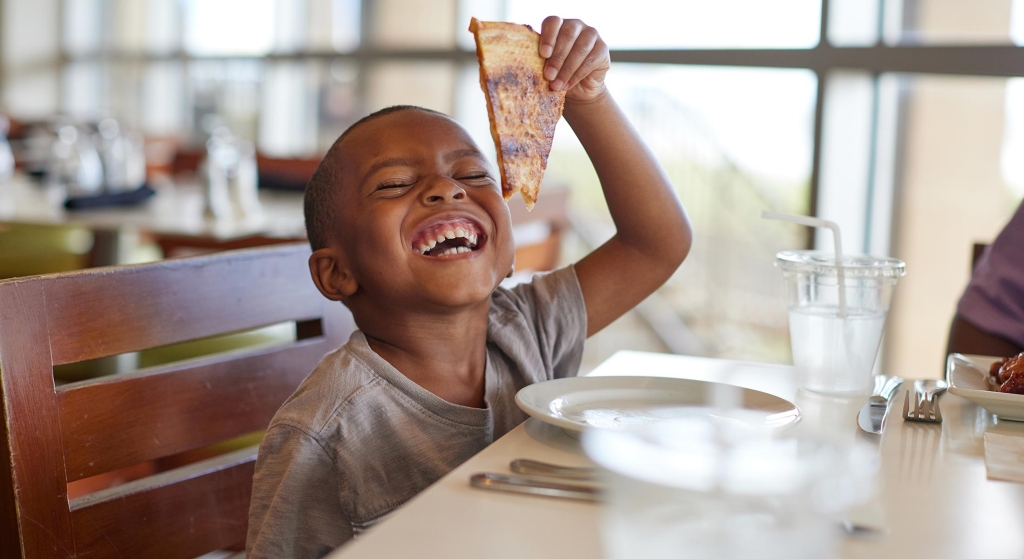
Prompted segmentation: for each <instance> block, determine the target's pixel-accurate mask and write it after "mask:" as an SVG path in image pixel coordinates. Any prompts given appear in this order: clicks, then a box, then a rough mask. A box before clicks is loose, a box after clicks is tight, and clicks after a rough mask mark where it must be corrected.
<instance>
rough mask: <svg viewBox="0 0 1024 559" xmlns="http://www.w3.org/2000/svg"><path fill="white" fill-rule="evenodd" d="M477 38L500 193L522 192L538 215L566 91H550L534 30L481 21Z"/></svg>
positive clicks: (475, 30)
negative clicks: (543, 183)
mask: <svg viewBox="0 0 1024 559" xmlns="http://www.w3.org/2000/svg"><path fill="white" fill-rule="evenodd" d="M469 30H470V31H472V32H473V34H474V35H475V37H476V57H477V60H478V61H479V62H480V87H481V88H482V89H483V90H484V95H485V96H486V97H487V116H488V118H489V119H490V122H491V136H492V137H493V138H494V147H495V151H497V154H498V169H499V170H500V172H501V192H502V194H503V195H504V196H505V199H506V200H508V199H509V198H510V197H511V196H512V194H513V193H514V192H519V193H520V194H521V195H522V197H523V199H524V200H525V201H526V207H527V208H528V209H533V205H534V204H535V203H536V202H537V193H538V192H539V191H540V182H541V179H542V178H544V169H545V168H546V167H547V164H548V154H549V153H550V152H551V141H552V139H553V138H554V136H555V125H557V124H558V119H559V118H561V116H562V107H563V106H564V105H565V92H564V91H551V87H550V86H549V85H548V80H546V79H544V59H543V58H541V57H540V54H539V50H540V34H539V33H537V32H536V31H534V30H533V28H531V27H530V26H529V25H518V24H515V23H503V22H491V21H478V20H477V19H476V18H473V19H472V21H470V23H469Z"/></svg>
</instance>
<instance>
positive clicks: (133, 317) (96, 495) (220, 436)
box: [0, 245, 354, 557]
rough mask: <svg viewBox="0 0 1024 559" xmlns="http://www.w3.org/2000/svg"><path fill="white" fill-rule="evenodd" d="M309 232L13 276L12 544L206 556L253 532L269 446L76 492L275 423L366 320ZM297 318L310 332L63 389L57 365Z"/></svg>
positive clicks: (4, 392) (70, 551) (5, 287)
mask: <svg viewBox="0 0 1024 559" xmlns="http://www.w3.org/2000/svg"><path fill="white" fill-rule="evenodd" d="M308 255H309V249H308V247H307V246H305V245H283V246H276V247H267V248H258V249H251V250H243V251H236V252H224V253H217V254H213V255H207V256H200V257H195V258H184V259H178V260H169V261H164V262H158V263H153V264H143V265H138V266H126V267H117V268H99V269H93V270H85V271H80V272H71V273H66V274H57V275H49V276H36V277H30V278H24V279H14V280H8V281H4V282H0V399H2V404H3V406H2V407H0V414H2V418H0V419H2V421H0V436H2V438H3V439H4V444H3V445H2V446H0V550H3V555H4V556H7V555H11V556H25V557H196V556H198V555H201V554H203V553H206V552H208V551H212V550H217V549H226V548H233V547H234V548H237V547H238V546H240V545H243V544H244V542H245V536H246V528H247V524H248V522H247V520H248V508H249V498H250V495H251V487H252V474H253V467H254V462H255V458H256V450H257V447H256V446H250V447H247V448H243V449H241V450H236V451H233V452H229V453H227V454H221V455H219V456H215V457H212V458H206V459H203V460H201V461H198V462H194V463H190V464H186V465H183V466H180V467H176V468H174V469H170V470H167V471H162V472H159V473H156V474H154V475H151V476H148V477H144V478H142V479H138V480H135V481H131V482H129V483H126V484H123V485H120V486H117V487H113V488H109V489H103V490H100V491H97V492H93V493H90V494H87V495H84V496H80V497H75V498H72V499H68V484H69V482H75V481H77V480H87V479H90V478H93V477H95V476H97V475H102V474H104V473H105V472H111V471H117V470H121V469H124V468H131V467H134V466H136V465H139V464H144V463H147V462H152V461H154V460H158V459H161V458H163V457H168V456H177V455H181V454H182V453H186V452H188V451H192V450H195V449H201V448H209V447H210V446H211V445H216V444H217V443H219V442H221V441H224V440H228V439H234V438H237V437H240V436H244V435H247V434H251V433H253V432H257V431H259V430H262V429H265V428H266V426H267V424H268V423H269V421H270V419H271V417H272V416H273V414H274V412H275V411H276V410H277V408H278V407H279V406H280V405H281V403H282V402H283V401H284V400H285V399H286V398H287V397H288V396H289V395H290V394H291V393H292V392H293V391H294V389H295V388H296V387H297V386H298V384H299V383H300V382H301V381H302V379H303V378H305V376H306V375H307V374H308V373H309V372H310V371H311V370H312V369H313V367H314V366H315V365H316V363H317V362H318V361H319V360H320V358H321V357H322V356H323V355H324V354H325V353H327V352H328V351H330V350H332V349H334V348H336V347H337V346H339V345H340V344H341V343H343V342H344V341H345V340H346V339H347V337H348V335H349V333H350V332H351V331H352V330H353V328H354V325H353V323H352V320H351V315H349V314H348V312H347V311H346V310H345V309H344V307H342V305H340V304H338V303H333V302H330V301H327V300H326V299H324V298H323V297H322V296H321V295H320V293H319V292H318V291H317V290H316V288H315V287H314V285H313V283H312V281H311V280H310V278H309V272H308V268H307V265H306V259H307V257H308ZM281 323H292V324H293V326H294V332H295V335H294V339H292V340H290V341H287V342H282V343H274V344H271V345H263V346H256V347H248V348H243V349H238V350H234V351H229V352H226V353H217V354H214V355H208V356H204V357H200V358H195V359H189V360H185V361H178V362H174V363H169V364H165V365H161V366H158V367H151V368H144V369H140V370H138V371H136V372H133V373H128V374H121V375H114V376H107V377H102V378H97V379H90V380H86V381H82V382H75V383H70V384H64V385H61V386H56V385H55V383H54V378H53V367H54V366H56V365H61V364H66V363H74V362H80V361H87V360H91V359H97V358H101V357H106V356H112V355H118V354H123V353H129V352H135V351H140V350H143V349H147V348H154V347H161V346H166V345H169V344H176V343H180V342H184V341H188V340H196V339H201V338H207V337H209V336H214V335H219V334H225V333H232V332H239V331H245V330H250V329H254V328H259V327H264V326H268V325H273V324H281Z"/></svg>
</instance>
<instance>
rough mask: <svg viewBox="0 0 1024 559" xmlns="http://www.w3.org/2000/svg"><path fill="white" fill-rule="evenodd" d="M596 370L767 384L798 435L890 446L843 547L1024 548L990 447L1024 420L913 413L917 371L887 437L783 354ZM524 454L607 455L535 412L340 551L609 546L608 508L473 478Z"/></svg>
mask: <svg viewBox="0 0 1024 559" xmlns="http://www.w3.org/2000/svg"><path fill="white" fill-rule="evenodd" d="M589 375H590V376H653V377H672V378H682V379H694V380H702V381H711V382H717V383H724V384H730V385H735V386H740V387H743V388H749V389H753V390H759V391H762V392H766V393H769V394H772V395H775V396H778V397H781V398H784V399H786V400H788V401H790V402H792V403H794V404H795V405H796V406H797V407H798V408H799V410H800V413H801V420H800V421H799V423H798V424H797V425H796V427H795V428H794V431H796V432H803V433H807V434H809V435H810V434H813V435H814V436H817V437H825V438H827V439H829V440H831V441H834V442H836V443H837V444H838V443H851V444H858V445H864V446H865V447H866V448H867V449H868V450H869V452H877V454H878V460H877V464H878V472H877V475H876V480H877V483H876V488H875V491H874V492H873V496H872V497H870V498H869V499H868V500H867V502H866V503H864V504H862V505H860V506H858V507H856V508H855V509H853V510H850V511H849V512H848V517H849V518H847V520H848V521H849V522H852V523H857V524H863V525H865V526H870V527H871V529H870V530H864V531H854V532H853V533H850V534H845V535H844V536H842V537H841V540H840V542H839V546H838V550H837V556H838V557H843V558H864V559H867V558H872V559H875V558H879V557H899V558H903V557H907V558H910V557H928V558H945V557H949V558H954V557H955V558H966V557H979V558H1004V557H1005V558H1021V557H1024V484H1021V483H1015V482H1010V481H1000V480H994V479H989V478H988V476H987V472H986V464H985V453H984V443H983V437H984V435H985V434H986V433H999V434H1003V435H1009V436H1016V437H1024V423H1018V422H1012V421H1001V420H999V419H998V417H996V416H994V415H992V414H991V413H989V412H988V411H986V410H985V409H983V408H981V407H979V406H978V405H976V404H974V403H972V402H971V401H968V400H965V399H963V398H960V397H958V396H955V395H953V394H945V395H943V396H941V400H940V402H941V409H942V416H943V421H942V423H941V424H935V423H920V422H911V421H904V419H903V418H902V416H901V414H900V413H899V412H900V411H901V409H902V402H903V401H904V392H905V391H907V390H913V387H912V382H911V381H907V382H905V383H904V385H903V386H902V388H901V389H900V390H899V392H897V393H896V394H895V396H894V398H893V400H892V401H893V402H894V403H893V404H892V406H891V407H892V409H891V410H890V413H889V416H888V419H887V421H886V423H885V427H884V429H883V431H882V434H881V435H880V436H879V435H873V434H868V433H864V432H862V431H860V430H859V429H858V427H857V422H856V416H857V412H858V411H859V410H860V408H861V406H862V405H864V404H865V403H866V402H867V396H850V397H846V396H830V395H824V394H816V393H811V392H806V391H802V390H798V388H797V384H796V375H795V371H794V368H793V367H792V366H788V365H780V364H767V363H752V362H743V361H734V360H728V359H715V358H704V357H693V356H683V355H669V354H660V353H648V352H637V351H619V352H617V353H615V354H613V355H612V356H611V357H610V358H609V359H608V360H606V361H605V362H603V363H602V364H600V365H599V366H598V367H597V368H595V369H594V370H592V371H591V372H590V373H589ZM516 459H532V460H538V461H543V462H549V463H554V464H561V465H565V466H593V465H594V464H593V463H592V462H591V461H590V460H589V459H588V458H587V457H586V455H585V454H584V452H583V450H582V449H581V445H580V442H579V441H578V440H577V439H576V438H574V437H571V436H569V435H568V434H567V433H565V432H564V431H562V430H561V429H558V428H557V427H553V426H551V425H549V424H547V423H544V422H542V421H539V420H538V419H536V418H530V419H528V420H526V421H525V422H524V423H522V424H520V425H519V426H517V427H516V428H514V429H513V430H511V431H510V432H509V433H507V434H506V435H504V436H503V437H501V438H499V439H498V440H496V441H495V442H494V443H492V444H491V445H489V446H487V447H486V448H484V449H483V450H482V451H480V452H479V453H478V454H476V455H475V456H473V457H472V458H470V459H469V460H468V461H466V462H465V463H463V464H462V465H460V466H458V467H457V468H455V469H454V470H453V471H451V472H450V473H448V474H447V475H445V476H444V477H442V478H441V479H440V480H438V481H437V482H435V483H434V484H432V485H431V486H430V487H428V488H427V489H426V490H424V491H423V492H421V493H420V494H418V495H417V496H415V497H414V498H413V499H411V500H410V501H409V502H408V503H406V504H405V505H403V506H402V507H401V508H399V509H398V510H396V511H395V512H393V513H392V514H391V515H389V517H387V518H386V519H385V520H383V521H382V522H381V523H379V524H378V525H377V526H375V527H374V528H372V529H370V530H369V531H368V532H366V533H365V534H363V535H361V536H360V537H358V538H356V539H354V540H352V541H350V542H348V543H346V544H345V545H343V546H341V547H340V548H338V549H337V550H335V551H334V552H332V553H331V554H330V555H329V556H328V557H330V559H363V558H365V559H370V558H374V559H377V558H382V557H417V558H433V557H437V558H441V557H444V558H460V557H467V558H468V557H487V558H497V559H500V558H532V559H543V558H551V559H555V558H558V559H565V558H568V557H573V558H589V557H595V558H596V557H602V556H605V555H604V551H603V549H602V533H603V530H604V529H605V527H604V524H603V523H604V522H606V520H605V514H604V513H605V507H606V506H607V505H604V504H601V503H593V502H583V501H572V500H566V499H556V498H549V497H539V496H532V495H519V494H510V493H502V492H497V491H488V490H482V489H478V488H474V487H472V486H471V485H470V481H469V480H470V477H471V476H472V475H473V474H476V473H481V472H498V473H506V474H507V473H509V464H510V462H511V461H512V460H516ZM1021 468H1024V464H1022V465H1021ZM679 556H680V557H685V556H686V554H685V550H680V554H679Z"/></svg>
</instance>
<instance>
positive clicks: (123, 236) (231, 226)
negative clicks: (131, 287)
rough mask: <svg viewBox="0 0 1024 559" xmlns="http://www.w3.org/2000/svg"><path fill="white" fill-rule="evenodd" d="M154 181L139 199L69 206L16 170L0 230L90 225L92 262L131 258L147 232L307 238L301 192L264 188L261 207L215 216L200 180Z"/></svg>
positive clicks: (2, 199) (207, 239)
mask: <svg viewBox="0 0 1024 559" xmlns="http://www.w3.org/2000/svg"><path fill="white" fill-rule="evenodd" d="M151 186H152V188H153V190H155V191H156V193H155V194H154V195H153V196H152V197H151V198H149V199H147V200H144V201H143V202H142V203H139V204H134V205H129V206H110V207H104V208H92V209H79V210H70V209H66V208H65V207H64V204H63V201H64V193H63V191H61V190H60V189H56V188H53V187H49V186H47V185H46V184H44V183H40V182H39V181H37V180H34V179H33V178H31V177H30V176H28V175H27V174H25V173H22V172H18V173H15V174H14V176H13V177H11V178H10V179H8V180H5V181H3V182H0V231H2V230H3V226H4V225H5V224H15V225H16V224H25V225H45V226H73V227H81V228H84V229H87V230H89V231H90V232H92V233H93V235H94V248H93V251H92V252H93V255H94V258H93V259H92V264H93V265H94V266H110V265H117V264H125V263H128V262H130V261H131V254H132V251H133V249H135V248H136V247H137V245H138V244H139V243H140V242H141V239H143V238H145V237H147V236H148V237H157V238H160V237H167V238H174V239H179V240H186V239H190V240H192V241H193V242H196V243H204V244H218V243H220V244H223V243H231V242H232V241H238V240H242V239H246V238H260V239H266V240H267V241H269V242H272V241H274V240H281V241H292V240H304V239H305V238H306V230H305V221H304V218H303V213H302V197H303V194H302V192H288V191H274V190H266V189H261V190H260V191H259V193H258V196H259V200H260V205H261V211H260V212H259V213H255V214H253V215H248V216H241V217H238V218H234V217H232V218H221V219H214V218H212V217H210V216H208V215H206V212H205V211H204V210H205V206H204V194H203V187H202V185H201V184H200V183H199V182H198V181H197V180H193V179H184V180H183V179H172V178H170V177H162V178H160V179H158V180H153V181H152V184H151Z"/></svg>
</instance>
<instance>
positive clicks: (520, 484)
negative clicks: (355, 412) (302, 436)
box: [469, 462, 888, 536]
mask: <svg viewBox="0 0 1024 559" xmlns="http://www.w3.org/2000/svg"><path fill="white" fill-rule="evenodd" d="M541 463H542V464H543V462H541ZM547 465H548V466H554V465H553V464H547ZM565 468H569V467H568V466H566V467H565ZM570 469H571V468H570ZM469 484H470V486H471V487H476V488H479V489H489V490H492V491H502V492H506V493H519V494H521V495H535V496H541V497H553V498H556V499H571V500H575V501H584V502H589V503H599V502H602V500H603V499H602V497H603V495H604V486H603V485H601V484H597V483H584V482H564V483H560V482H553V481H549V480H544V479H537V478H533V477H528V476H513V475H506V474H496V473H492V472H485V473H479V474H473V475H472V476H470V478H469ZM839 527H840V528H841V529H842V530H843V531H845V532H846V533H847V534H849V535H851V536H873V535H884V534H885V533H887V532H888V530H886V529H885V528H884V527H876V526H868V525H865V524H856V523H854V522H851V521H849V520H842V521H840V522H839Z"/></svg>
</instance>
